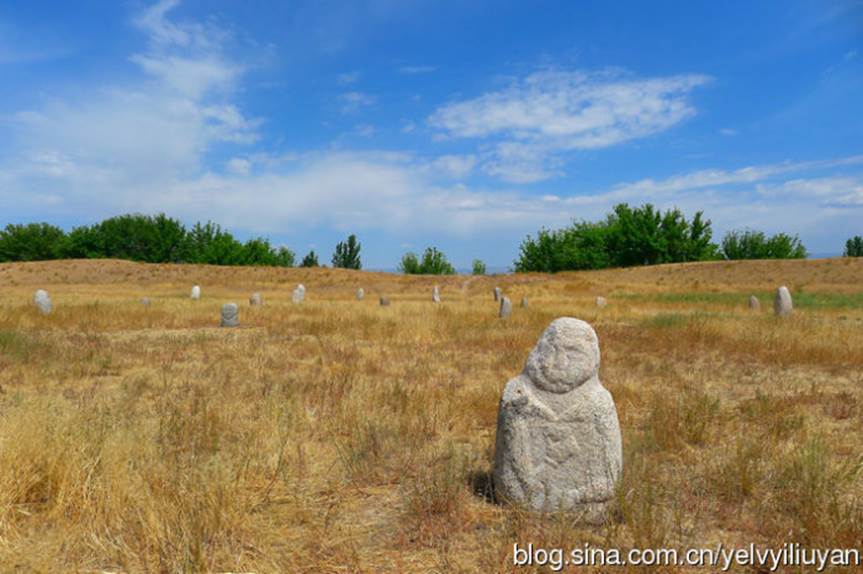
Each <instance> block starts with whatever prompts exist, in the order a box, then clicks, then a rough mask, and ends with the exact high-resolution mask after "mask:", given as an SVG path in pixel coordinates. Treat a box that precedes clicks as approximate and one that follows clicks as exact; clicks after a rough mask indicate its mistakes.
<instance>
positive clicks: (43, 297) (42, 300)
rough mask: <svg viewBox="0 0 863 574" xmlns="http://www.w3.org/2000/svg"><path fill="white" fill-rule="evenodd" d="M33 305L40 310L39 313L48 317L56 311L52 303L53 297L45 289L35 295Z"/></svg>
mask: <svg viewBox="0 0 863 574" xmlns="http://www.w3.org/2000/svg"><path fill="white" fill-rule="evenodd" d="M33 303H34V304H35V305H36V307H38V308H39V312H40V313H42V314H43V315H48V314H49V313H51V311H53V310H54V305H53V303H51V297H49V296H48V292H47V291H45V290H44V289H39V290H37V291H36V292H35V293H34V294H33Z"/></svg>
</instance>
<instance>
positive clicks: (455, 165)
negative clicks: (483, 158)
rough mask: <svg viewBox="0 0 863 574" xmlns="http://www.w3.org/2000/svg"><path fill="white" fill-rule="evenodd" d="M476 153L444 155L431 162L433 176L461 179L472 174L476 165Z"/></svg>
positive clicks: (430, 167)
mask: <svg viewBox="0 0 863 574" xmlns="http://www.w3.org/2000/svg"><path fill="white" fill-rule="evenodd" d="M476 161H477V159H476V156H474V155H470V154H469V155H442V156H440V157H438V158H436V159H434V160H433V161H432V162H431V163H429V170H430V173H431V174H432V175H433V176H438V177H443V178H453V179H459V178H463V177H465V176H467V175H469V174H470V172H471V171H473V168H474V166H476Z"/></svg>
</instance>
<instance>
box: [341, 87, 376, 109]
mask: <svg viewBox="0 0 863 574" xmlns="http://www.w3.org/2000/svg"><path fill="white" fill-rule="evenodd" d="M339 101H340V102H341V103H342V113H344V114H350V113H353V112H356V111H357V110H359V109H360V108H364V107H368V106H371V105H373V104H374V103H375V102H376V101H377V98H376V97H375V96H372V95H370V94H365V93H363V92H345V93H344V94H340V95H339Z"/></svg>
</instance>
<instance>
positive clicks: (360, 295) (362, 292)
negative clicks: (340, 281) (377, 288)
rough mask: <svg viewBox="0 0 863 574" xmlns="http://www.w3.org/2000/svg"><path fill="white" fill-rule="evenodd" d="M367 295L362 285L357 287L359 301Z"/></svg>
mask: <svg viewBox="0 0 863 574" xmlns="http://www.w3.org/2000/svg"><path fill="white" fill-rule="evenodd" d="M365 296H366V292H365V290H364V289H363V288H362V287H360V288H359V289H357V301H362V300H363V298H364V297H365Z"/></svg>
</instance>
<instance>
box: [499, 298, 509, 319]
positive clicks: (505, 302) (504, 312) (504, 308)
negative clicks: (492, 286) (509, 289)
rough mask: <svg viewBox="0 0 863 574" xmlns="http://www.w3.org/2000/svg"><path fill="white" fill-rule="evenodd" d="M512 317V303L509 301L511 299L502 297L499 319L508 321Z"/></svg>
mask: <svg viewBox="0 0 863 574" xmlns="http://www.w3.org/2000/svg"><path fill="white" fill-rule="evenodd" d="M510 315H512V303H511V302H510V300H509V297H506V296H504V297H501V298H500V311H499V312H498V317H500V318H501V319H506V318H507V317H509V316H510Z"/></svg>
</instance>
